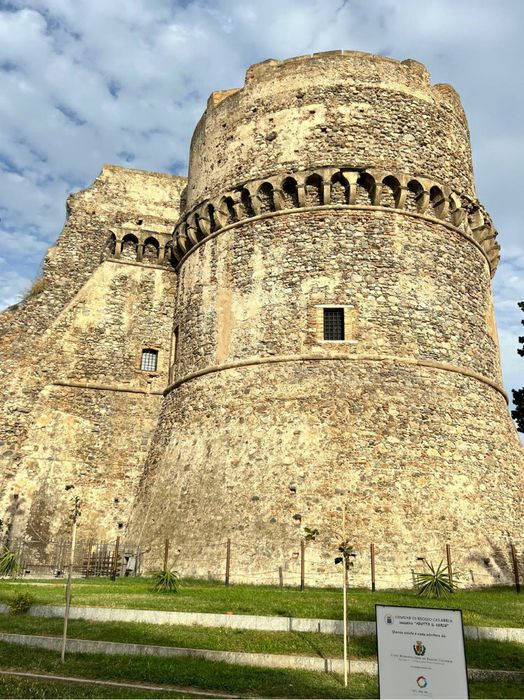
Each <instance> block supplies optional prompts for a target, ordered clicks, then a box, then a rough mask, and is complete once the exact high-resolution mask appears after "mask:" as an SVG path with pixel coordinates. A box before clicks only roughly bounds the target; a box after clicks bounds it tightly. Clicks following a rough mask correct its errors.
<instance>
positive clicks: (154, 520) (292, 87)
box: [132, 51, 524, 586]
mask: <svg viewBox="0 0 524 700" xmlns="http://www.w3.org/2000/svg"><path fill="white" fill-rule="evenodd" d="M495 235H496V232H495V230H494V228H493V226H492V223H491V220H490V218H489V216H488V215H487V214H486V212H485V211H484V209H483V207H482V206H481V205H480V204H479V202H478V201H477V200H476V195H475V186H474V182H473V173H472V165H471V155H470V144H469V135H468V127H467V122H466V118H465V116H464V112H463V109H462V106H461V104H460V100H459V98H458V96H457V94H456V93H455V91H454V90H453V89H452V88H451V87H450V86H448V85H433V86H432V85H431V84H430V79H429V75H428V72H427V71H426V69H425V68H424V66H422V65H421V64H419V63H417V62H416V61H411V60H408V61H403V62H399V61H396V60H392V59H388V58H384V57H380V56H373V55H369V54H362V53H356V52H343V51H337V52H329V53H323V54H315V55H314V56H304V57H299V58H293V59H290V60H287V61H274V60H271V61H266V62H264V63H262V64H258V65H255V66H252V67H251V68H250V69H249V70H248V72H247V76H246V84H245V86H244V87H243V88H242V89H240V90H229V91H226V92H222V93H214V94H213V95H212V96H211V98H210V100H209V103H208V108H207V110H206V112H205V114H204V116H203V117H202V119H201V120H200V122H199V124H198V126H197V128H196V131H195V134H194V137H193V141H192V145H191V158H190V170H189V182H188V193H187V206H186V210H185V213H184V214H183V217H182V219H181V220H180V222H179V224H178V225H177V228H176V231H175V239H176V255H177V256H178V258H179V263H178V273H179V275H178V291H177V302H176V313H175V326H174V336H173V366H172V372H171V384H170V386H169V387H168V389H167V390H166V399H165V405H164V409H163V413H162V416H161V419H160V425H159V428H158V432H157V435H156V438H155V441H154V445H153V449H152V452H151V454H150V458H149V461H148V465H147V469H146V471H145V473H144V477H143V479H142V483H141V487H140V491H139V494H138V498H137V506H136V510H135V518H134V524H133V525H132V534H133V535H134V536H135V539H136V538H137V537H140V538H141V540H142V541H143V542H147V543H148V545H149V547H150V548H151V552H152V554H151V555H150V557H151V559H150V563H151V565H154V564H156V563H157V562H155V561H154V556H153V554H155V553H156V554H155V556H156V555H158V557H160V553H161V542H162V541H163V538H165V537H169V538H170V539H171V541H172V547H173V548H174V551H175V552H176V555H177V559H176V563H175V566H176V568H178V569H179V570H180V571H181V572H182V573H184V574H196V575H207V574H208V573H211V574H212V575H219V574H221V573H222V571H223V566H224V556H225V544H224V543H225V541H226V539H227V538H230V539H231V541H232V569H231V570H232V576H234V578H235V580H246V581H253V582H263V581H266V582H277V581H278V568H279V567H282V568H283V571H284V579H285V582H286V583H295V582H296V578H297V576H298V569H299V552H300V539H301V538H302V537H303V536H304V528H305V527H309V528H317V529H318V530H319V532H320V535H319V537H318V538H317V541H315V542H314V543H312V544H310V545H308V549H307V556H306V572H307V574H306V576H307V582H310V583H313V582H316V583H319V584H330V583H333V582H334V581H335V580H338V576H339V574H338V572H337V570H336V568H335V566H334V564H333V559H334V556H335V555H336V543H337V541H338V539H337V538H338V537H339V535H338V534H337V533H340V531H341V512H342V508H343V507H345V509H346V513H347V534H348V537H349V539H350V540H351V542H352V543H353V544H354V546H355V549H356V551H357V553H358V555H359V556H358V557H357V560H356V564H355V569H354V572H355V577H356V579H357V581H361V582H362V583H363V582H365V581H366V580H367V579H368V578H369V568H368V552H369V546H370V544H371V543H374V544H375V547H376V552H377V578H378V581H379V584H380V585H382V586H385V585H392V584H395V583H399V582H406V581H407V580H409V579H410V577H411V570H412V569H413V568H415V567H416V566H417V557H426V558H427V559H428V560H432V561H436V562H437V563H438V561H440V559H442V558H443V556H444V552H445V545H446V543H450V545H451V547H452V552H453V558H454V560H455V563H456V565H457V566H458V568H459V569H462V571H463V572H465V573H466V574H467V578H466V582H468V581H469V582H470V583H472V582H473V583H488V582H493V581H497V580H506V579H507V576H508V574H509V564H508V555H507V546H508V543H509V541H510V540H513V541H516V542H518V538H519V537H521V535H520V533H521V529H522V528H521V525H522V501H521V495H522V486H523V467H524V451H523V450H522V447H521V445H520V442H519V439H518V436H517V433H516V431H515V428H514V426H513V423H512V421H511V419H510V416H509V413H508V408H507V398H506V396H505V393H504V390H503V388H502V386H501V373H500V364H499V350H498V344H497V334H496V328H495V320H494V315H493V304H492V296H491V285H490V278H491V276H492V275H493V273H494V272H495V268H496V265H497V261H498V245H497V243H496V242H495Z"/></svg>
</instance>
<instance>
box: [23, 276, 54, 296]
mask: <svg viewBox="0 0 524 700" xmlns="http://www.w3.org/2000/svg"><path fill="white" fill-rule="evenodd" d="M48 286H49V283H48V281H47V280H46V279H44V278H43V277H37V278H36V279H35V281H34V282H33V284H32V285H31V288H30V289H29V291H28V292H27V294H26V298H27V299H31V298H32V297H36V296H38V295H39V294H41V293H42V292H43V291H44V290H45V289H47V287H48Z"/></svg>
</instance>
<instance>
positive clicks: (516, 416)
mask: <svg viewBox="0 0 524 700" xmlns="http://www.w3.org/2000/svg"><path fill="white" fill-rule="evenodd" d="M519 308H520V309H521V311H524V301H521V302H519ZM521 323H522V325H523V326H524V321H521ZM519 343H522V347H521V348H518V349H517V352H518V354H519V355H520V356H521V357H524V335H521V336H520V337H519ZM513 403H514V404H515V409H514V410H513V411H511V416H512V418H513V420H514V421H515V422H516V424H517V430H519V431H520V432H521V433H524V387H522V389H513Z"/></svg>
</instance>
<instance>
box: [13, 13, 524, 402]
mask: <svg viewBox="0 0 524 700" xmlns="http://www.w3.org/2000/svg"><path fill="white" fill-rule="evenodd" d="M5 7H6V9H4V11H2V12H0V127H1V129H2V135H3V141H2V146H1V148H0V168H2V170H3V172H2V187H1V188H0V217H1V219H2V222H1V225H2V227H3V228H4V230H5V231H6V232H7V233H5V234H4V235H3V240H4V241H5V242H6V243H5V245H6V246H11V245H13V240H14V238H13V237H16V236H18V237H19V240H21V239H20V236H22V235H24V236H29V237H30V239H31V250H32V254H31V260H30V261H28V260H25V261H24V265H25V267H24V266H22V265H21V264H20V263H19V261H17V258H16V256H15V255H14V254H13V255H12V256H11V257H9V256H8V255H7V253H8V252H9V251H7V249H5V250H4V255H6V263H5V264H4V266H2V267H0V275H2V277H1V278H0V282H2V289H3V290H4V292H3V297H2V298H1V300H0V303H4V304H6V303H10V302H11V301H12V299H14V298H15V297H16V296H17V294H19V293H20V289H21V288H22V286H23V284H26V283H28V279H29V277H33V276H34V275H35V274H36V268H37V262H38V261H37V258H38V255H41V253H42V251H43V247H44V244H45V245H48V244H50V243H51V242H52V241H53V240H54V238H56V236H57V234H58V232H59V230H60V228H61V225H62V223H63V219H64V209H65V198H66V195H67V193H68V191H71V190H72V189H79V188H80V187H85V186H86V185H88V184H89V182H90V181H92V180H93V178H94V177H95V176H96V175H97V173H98V172H99V171H100V168H101V165H102V164H103V163H105V162H110V163H117V164H122V165H126V164H127V165H130V166H133V167H139V168H146V169H152V170H161V171H162V170H171V171H173V170H176V171H178V172H180V173H182V174H184V170H185V167H186V163H187V154H188V145H189V140H190V136H191V132H192V129H193V128H194V125H195V124H196V122H197V120H198V118H199V116H200V114H201V112H202V111H203V109H204V108H205V102H206V99H207V96H208V94H209V93H210V92H212V91H213V90H219V89H226V88H229V87H235V86H240V85H241V84H242V82H243V77H244V72H245V69H246V68H247V67H248V65H250V64H251V63H255V62H257V61H261V60H265V59H267V58H270V57H272V58H285V57H288V56H292V55H298V54H304V53H312V52H314V51H323V50H329V49H333V48H344V49H356V50H364V51H370V52H377V53H386V54H387V55H390V56H393V57H395V58H400V59H404V58H415V59H417V60H419V61H421V62H423V63H425V64H426V65H427V66H428V68H429V70H430V71H431V73H432V77H433V80H434V82H449V83H452V84H453V85H454V87H455V88H456V89H457V90H458V92H459V93H460V95H461V97H462V99H463V102H464V106H465V108H466V112H467V114H468V118H469V122H470V128H471V137H472V144H473V153H474V162H475V168H476V177H477V183H478V191H479V196H480V197H481V199H482V201H483V203H484V204H485V205H486V207H487V209H488V211H490V213H491V214H492V215H493V217H494V220H495V223H496V225H497V227H498V229H499V231H500V232H501V233H500V238H499V240H500V242H501V245H502V248H503V263H502V265H501V269H500V271H499V273H498V274H497V276H496V278H495V297H496V307H497V314H498V319H499V328H500V337H501V349H502V357H503V367H504V376H505V382H506V388H507V389H508V390H509V389H511V388H513V386H522V385H523V384H524V371H522V370H521V369H520V367H521V366H523V365H524V362H523V361H522V359H521V358H519V357H518V356H517V355H516V352H515V351H516V347H517V336H518V334H519V332H520V331H521V327H520V324H519V321H520V312H519V310H518V308H517V306H516V302H517V301H519V300H521V299H522V298H523V297H524V238H523V236H522V233H521V223H520V211H519V204H520V199H521V184H520V163H521V162H522V160H523V157H524V139H523V137H522V127H521V125H522V122H523V111H524V95H523V94H522V91H520V90H518V89H516V80H517V76H518V75H520V72H521V68H522V57H521V27H522V26H523V24H524V3H522V2H521V1H520V0H499V1H498V2H497V3H493V2H489V1H488V0H460V2H456V0H424V2H420V0H403V1H402V2H398V0H374V2H369V0H351V2H348V1H347V0H311V1H310V2H307V3H305V2H303V0H287V1H286V2H285V3H283V2H282V1H281V0H266V1H265V2H264V3H261V2H260V1H259V0H183V1H180V2H175V1H173V0H155V1H154V2H150V1H148V0H133V2H129V1H128V0H111V2H107V0H76V1H75V2H70V0H12V2H11V4H9V5H7V6H5ZM16 232H18V233H16ZM19 232H23V234H22V233H19ZM0 235H1V234H0ZM6 264H8V265H9V266H10V267H9V270H10V271H9V274H7V273H6V272H5V265H6ZM31 265H32V267H31ZM6 289H7V291H5V290H6ZM519 360H520V362H521V365H520V366H519Z"/></svg>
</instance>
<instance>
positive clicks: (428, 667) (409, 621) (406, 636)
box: [375, 605, 469, 699]
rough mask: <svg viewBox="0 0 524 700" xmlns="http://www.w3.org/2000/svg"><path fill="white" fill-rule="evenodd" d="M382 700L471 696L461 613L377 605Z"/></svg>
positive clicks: (379, 675)
mask: <svg viewBox="0 0 524 700" xmlns="http://www.w3.org/2000/svg"><path fill="white" fill-rule="evenodd" d="M375 614H376V620H377V647H378V682H379V688H380V697H381V698H439V699H440V698H468V697H469V695H468V673H467V668H466V654H465V651H464V632H463V629H462V612H461V611H460V610H442V609H437V608H411V607H401V606H397V605H375Z"/></svg>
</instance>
